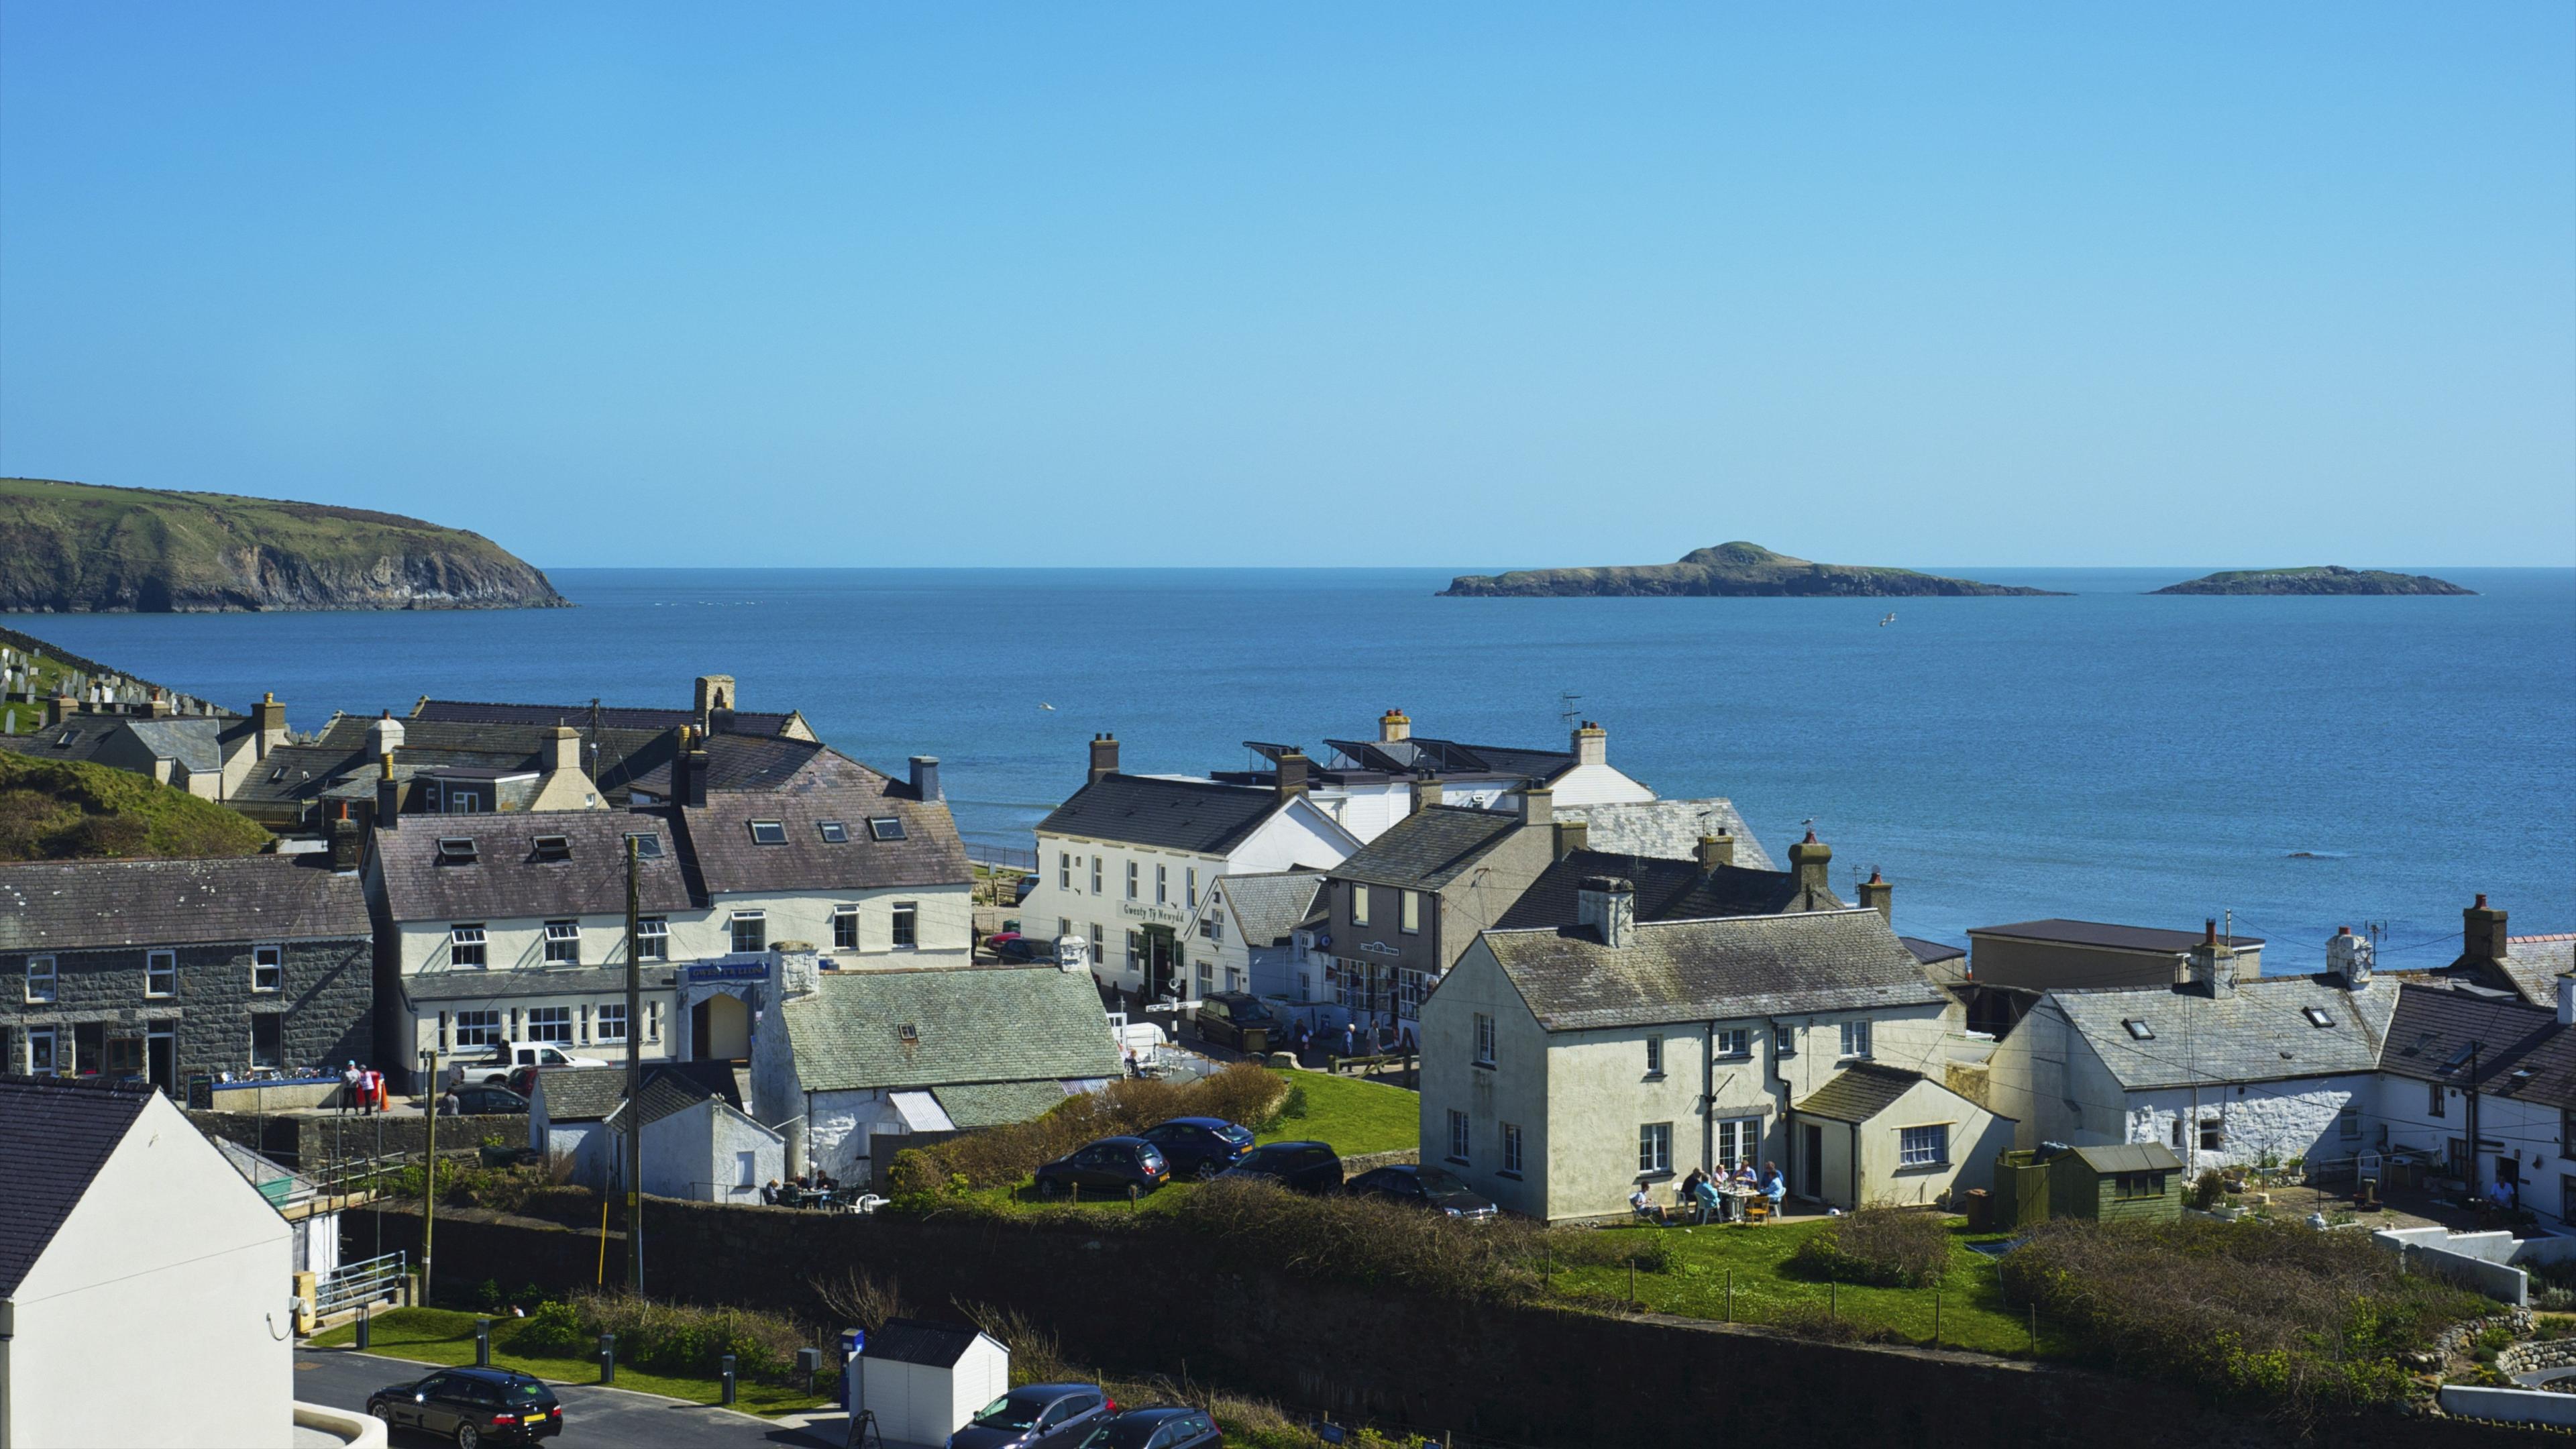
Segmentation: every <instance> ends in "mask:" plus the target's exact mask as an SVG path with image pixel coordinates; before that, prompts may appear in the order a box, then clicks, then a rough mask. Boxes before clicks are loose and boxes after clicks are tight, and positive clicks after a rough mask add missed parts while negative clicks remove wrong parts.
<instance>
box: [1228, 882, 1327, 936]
mask: <svg viewBox="0 0 2576 1449" xmlns="http://www.w3.org/2000/svg"><path fill="white" fill-rule="evenodd" d="M1216 889H1217V890H1218V891H1220V892H1221V893H1222V894H1223V895H1224V897H1225V904H1226V908H1227V909H1228V910H1231V911H1232V912H1233V913H1234V922H1235V929H1236V930H1238V931H1240V932H1241V933H1242V935H1243V939H1244V941H1245V943H1246V944H1248V945H1254V946H1275V945H1277V944H1279V943H1280V942H1282V941H1285V940H1287V939H1288V936H1289V933H1291V932H1293V931H1295V930H1296V929H1297V928H1298V927H1299V926H1300V925H1302V924H1304V923H1305V921H1306V918H1307V917H1308V916H1311V915H1313V914H1314V911H1315V897H1316V896H1317V895H1318V894H1320V893H1321V892H1322V891H1323V889H1324V873H1323V872H1322V871H1320V870H1280V871H1267V872H1263V873H1260V874H1255V875H1228V876H1220V877H1218V878H1217V883H1216Z"/></svg>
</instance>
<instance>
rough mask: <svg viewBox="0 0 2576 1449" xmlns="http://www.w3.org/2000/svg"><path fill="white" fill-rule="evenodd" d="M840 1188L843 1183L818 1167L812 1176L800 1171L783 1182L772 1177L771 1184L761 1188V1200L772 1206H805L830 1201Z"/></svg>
mask: <svg viewBox="0 0 2576 1449" xmlns="http://www.w3.org/2000/svg"><path fill="white" fill-rule="evenodd" d="M840 1190H841V1184H840V1183H838V1182H836V1181H834V1180H833V1178H832V1174H830V1173H828V1172H823V1171H821V1170H819V1169H818V1170H817V1171H815V1172H814V1173H813V1174H812V1175H811V1176H808V1175H807V1174H805V1173H802V1172H800V1173H798V1174H796V1175H795V1176H794V1177H791V1178H789V1179H787V1181H786V1182H785V1183H783V1184H782V1183H781V1182H779V1180H778V1179H777V1178H774V1177H773V1178H771V1179H770V1180H769V1185H768V1186H767V1187H764V1188H762V1189H761V1190H760V1200H761V1201H762V1202H764V1203H767V1204H768V1205H770V1206H771V1207H804V1206H806V1205H807V1203H809V1202H816V1201H821V1202H828V1201H830V1200H831V1196H832V1194H834V1193H836V1192H838V1191H840Z"/></svg>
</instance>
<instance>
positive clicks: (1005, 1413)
mask: <svg viewBox="0 0 2576 1449" xmlns="http://www.w3.org/2000/svg"><path fill="white" fill-rule="evenodd" d="M1053 1402H1055V1400H1054V1399H1053V1398H1052V1397H1050V1396H1048V1395H1045V1394H1032V1393H1030V1392H1029V1391H1028V1390H1026V1389H1015V1390H1013V1391H1012V1392H1010V1393H1007V1394H1004V1395H1002V1396H1001V1397H1000V1398H998V1399H995V1400H994V1401H993V1402H991V1403H989V1404H986V1405H985V1406H984V1407H983V1409H982V1410H981V1411H980V1412H978V1413H977V1414H976V1415H975V1427H976V1428H978V1429H1026V1428H1029V1427H1030V1426H1032V1425H1034V1424H1036V1423H1037V1421H1038V1415H1040V1414H1042V1413H1044V1412H1046V1406H1047V1405H1049V1404H1051V1403H1053Z"/></svg>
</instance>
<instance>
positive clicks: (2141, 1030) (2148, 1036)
mask: <svg viewBox="0 0 2576 1449" xmlns="http://www.w3.org/2000/svg"><path fill="white" fill-rule="evenodd" d="M2120 1025H2122V1026H2125V1027H2127V1028H2128V1029H2129V1035H2131V1036H2133V1037H2136V1038H2137V1039H2138V1040H2140V1041H2154V1040H2155V1039H2156V1032H2155V1028H2154V1027H2151V1026H2149V1025H2147V1024H2146V1023H2145V1022H2143V1021H2140V1020H2138V1019H2137V1018H2136V1017H2127V1018H2124V1019H2122V1021H2121V1022H2120Z"/></svg>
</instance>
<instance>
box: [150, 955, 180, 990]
mask: <svg viewBox="0 0 2576 1449" xmlns="http://www.w3.org/2000/svg"><path fill="white" fill-rule="evenodd" d="M178 994H179V953H178V952H176V951H146V952H144V953H143V995H144V998H145V999H146V1000H150V1001H167V1000H169V999H170V998H171V997H173V996H176V995H178Z"/></svg>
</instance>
